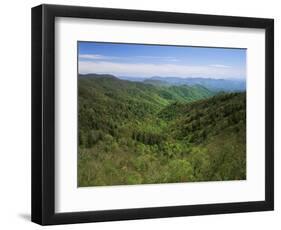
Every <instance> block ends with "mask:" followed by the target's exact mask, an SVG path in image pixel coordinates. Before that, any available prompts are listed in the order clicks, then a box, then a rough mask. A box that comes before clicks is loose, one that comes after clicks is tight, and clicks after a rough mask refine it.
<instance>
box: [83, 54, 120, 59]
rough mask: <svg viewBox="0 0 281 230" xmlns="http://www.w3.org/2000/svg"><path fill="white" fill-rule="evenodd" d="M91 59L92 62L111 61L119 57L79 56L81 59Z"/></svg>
mask: <svg viewBox="0 0 281 230" xmlns="http://www.w3.org/2000/svg"><path fill="white" fill-rule="evenodd" d="M80 58H81V59H90V60H109V59H116V58H117V57H110V56H104V55H100V54H79V59H80Z"/></svg>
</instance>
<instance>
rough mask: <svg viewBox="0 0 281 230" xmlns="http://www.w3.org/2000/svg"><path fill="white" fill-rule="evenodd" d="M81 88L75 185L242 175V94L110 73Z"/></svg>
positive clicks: (86, 81) (80, 84) (82, 82)
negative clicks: (161, 82)
mask: <svg viewBox="0 0 281 230" xmlns="http://www.w3.org/2000/svg"><path fill="white" fill-rule="evenodd" d="M78 87H79V88H78V91H79V98H78V99H79V118H78V121H79V163H78V183H79V186H95V185H118V184H145V183H172V182H188V181H213V180H237V179H239V180H241V179H245V178H246V135H245V134H246V117H245V116H246V115H245V114H246V95H245V93H230V94H221V95H215V93H214V92H212V91H210V90H208V89H207V88H205V87H202V86H199V85H194V86H187V85H179V86H166V85H164V86H163V85H162V86H160V85H152V84H145V83H143V82H131V81H125V80H120V79H118V78H115V77H114V76H111V75H94V76H93V75H92V76H90V75H88V76H80V77H79V80H78ZM214 95H215V96H214Z"/></svg>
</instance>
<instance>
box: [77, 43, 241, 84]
mask: <svg viewBox="0 0 281 230" xmlns="http://www.w3.org/2000/svg"><path fill="white" fill-rule="evenodd" d="M78 73H79V74H110V75H114V76H116V77H118V78H121V79H122V78H130V79H131V80H134V79H135V80H136V79H138V78H142V79H149V78H152V77H164V78H170V77H174V78H181V79H186V78H207V79H225V80H227V79H228V80H245V79H246V49H239V48H210V47H190V46H167V45H143V44H123V43H122V44H121V43H104V42H78Z"/></svg>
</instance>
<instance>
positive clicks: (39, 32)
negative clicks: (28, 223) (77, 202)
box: [31, 5, 274, 225]
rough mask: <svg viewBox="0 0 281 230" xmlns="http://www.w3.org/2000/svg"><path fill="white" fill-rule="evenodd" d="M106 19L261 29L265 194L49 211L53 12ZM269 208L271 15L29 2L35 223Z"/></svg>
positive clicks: (51, 191)
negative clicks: (240, 198)
mask: <svg viewBox="0 0 281 230" xmlns="http://www.w3.org/2000/svg"><path fill="white" fill-rule="evenodd" d="M56 17H71V18H88V19H109V20H125V21H138V22H154V23H174V24H193V25H211V26H228V27H241V28H262V29H265V34H266V38H265V43H266V44H265V47H266V50H265V76H266V79H265V92H266V95H265V101H266V105H265V110H266V111H265V117H266V120H265V122H266V127H265V132H266V133H265V143H266V146H265V200H264V201H249V202H239V203H220V204H203V205H188V206H186V205H183V206H172V207H156V208H137V209H121V210H106V211H87V212H71V213H55V63H54V60H55V46H54V45H55V44H54V41H55V40H54V37H55V30H54V26H55V18H56ZM273 209H274V20H273V19H264V18H247V17H230V16H215V15H202V14H186V13H171V12H153V11H139V10H125V9H110V8H93V7H77V6H62V5H40V6H36V7H34V8H32V209H31V213H32V221H33V222H35V223H38V224H41V225H53V224H71V223H84V222H99V221H116V220H130V219H143V218H162V217H177V216H194V215H206V214H222V213H237V212H252V211H267V210H273Z"/></svg>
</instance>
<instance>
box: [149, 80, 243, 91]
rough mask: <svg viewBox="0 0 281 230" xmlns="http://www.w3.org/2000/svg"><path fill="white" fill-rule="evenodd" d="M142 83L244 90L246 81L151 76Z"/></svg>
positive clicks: (214, 89)
mask: <svg viewBox="0 0 281 230" xmlns="http://www.w3.org/2000/svg"><path fill="white" fill-rule="evenodd" d="M144 83H149V84H154V85H157V84H162V85H189V86H193V85H201V86H204V87H206V88H208V89H210V90H213V91H227V92H229V91H231V92H234V91H245V90H246V81H245V80H242V79H237V80H236V79H213V78H177V77H151V78H149V79H145V80H144Z"/></svg>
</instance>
